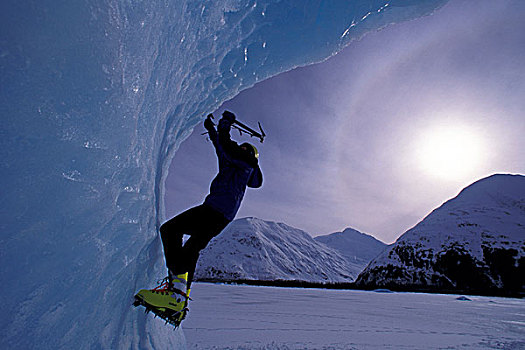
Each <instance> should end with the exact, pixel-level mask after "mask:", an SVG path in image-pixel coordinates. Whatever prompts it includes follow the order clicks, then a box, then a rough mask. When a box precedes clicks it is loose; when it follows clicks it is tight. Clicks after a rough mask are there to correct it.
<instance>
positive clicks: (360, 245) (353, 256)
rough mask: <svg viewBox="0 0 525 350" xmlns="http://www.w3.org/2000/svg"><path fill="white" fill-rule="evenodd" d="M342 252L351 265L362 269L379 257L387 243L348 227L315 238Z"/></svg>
mask: <svg viewBox="0 0 525 350" xmlns="http://www.w3.org/2000/svg"><path fill="white" fill-rule="evenodd" d="M314 239H315V240H316V241H317V242H320V243H323V244H325V245H327V246H329V247H330V248H332V249H335V250H337V251H338V252H339V254H341V255H342V256H343V257H344V258H346V260H347V261H348V263H349V264H350V265H352V266H353V267H354V268H355V269H358V270H359V271H362V270H363V269H364V268H365V267H366V265H368V263H369V262H370V261H371V260H372V259H374V258H375V257H377V256H378V255H379V254H380V253H381V252H382V251H383V250H385V249H386V247H387V245H386V244H385V243H383V242H381V241H379V240H377V239H375V238H374V237H372V236H370V235H367V234H365V233H362V232H359V231H357V230H354V229H353V228H347V229H345V230H344V231H343V232H335V233H332V234H329V235H325V236H318V237H315V238H314Z"/></svg>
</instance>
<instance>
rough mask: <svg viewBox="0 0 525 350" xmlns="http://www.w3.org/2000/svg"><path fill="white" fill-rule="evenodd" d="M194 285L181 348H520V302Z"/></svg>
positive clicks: (524, 330) (523, 328)
mask: <svg viewBox="0 0 525 350" xmlns="http://www.w3.org/2000/svg"><path fill="white" fill-rule="evenodd" d="M458 297H459V296H458V295H443V294H416V293H379V292H366V291H348V290H323V289H294V288H272V287H254V286H231V285H216V284H207V283H196V284H194V286H193V290H192V298H193V299H194V300H193V301H192V302H191V303H190V313H189V315H188V318H187V319H186V320H185V321H184V323H183V330H184V333H185V336H186V339H187V342H188V349H217V350H218V349H525V301H524V300H521V299H506V298H495V297H477V296H469V297H468V299H470V301H469V300H466V301H465V300H457V299H456V298H458Z"/></svg>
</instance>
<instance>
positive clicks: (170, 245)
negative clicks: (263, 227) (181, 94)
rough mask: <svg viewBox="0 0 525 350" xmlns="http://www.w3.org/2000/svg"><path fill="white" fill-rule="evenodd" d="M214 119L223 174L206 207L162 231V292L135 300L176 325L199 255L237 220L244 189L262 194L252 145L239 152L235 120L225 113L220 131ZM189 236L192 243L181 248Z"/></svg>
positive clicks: (147, 293)
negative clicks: (234, 136) (164, 272)
mask: <svg viewBox="0 0 525 350" xmlns="http://www.w3.org/2000/svg"><path fill="white" fill-rule="evenodd" d="M212 118H213V116H212V115H211V114H210V115H208V117H207V118H206V120H205V121H204V127H205V128H206V130H208V133H209V137H210V139H211V141H212V143H213V146H214V147H215V152H216V154H217V158H218V162H219V173H218V174H217V175H216V176H215V178H214V179H213V181H212V183H211V186H210V193H209V194H208V196H207V197H206V199H205V200H204V203H203V204H201V205H199V206H197V207H194V208H191V209H188V210H187V211H185V212H183V213H181V214H179V215H177V216H175V217H174V218H172V219H171V220H169V221H167V222H165V223H164V224H163V225H162V226H161V227H160V234H161V238H162V245H163V247H164V255H165V258H166V265H167V268H168V277H166V279H164V281H163V283H162V284H161V285H160V286H159V287H157V288H155V289H152V290H146V289H142V290H141V291H139V293H137V295H136V300H141V301H142V302H141V304H145V306H146V308H148V307H149V308H150V309H151V310H152V311H154V312H155V313H156V314H157V315H159V316H161V317H162V318H164V319H166V320H167V321H168V322H170V323H172V324H175V325H178V324H180V322H181V321H182V319H183V318H184V316H185V314H186V312H187V304H188V299H189V294H190V287H191V282H192V280H193V275H194V273H195V268H196V266H197V260H198V259H199V253H200V251H201V250H202V249H204V248H205V247H206V246H207V244H208V243H209V242H210V240H211V239H212V238H214V237H215V236H217V235H218V234H220V233H221V231H222V230H223V229H224V228H225V227H226V226H227V225H228V224H229V223H230V222H231V221H232V220H233V219H234V217H235V215H236V214H237V211H238V210H239V207H240V205H241V201H242V199H243V197H244V193H245V191H246V187H251V188H259V187H261V185H262V181H263V178H262V173H261V170H260V168H259V164H258V158H259V153H258V151H257V149H256V148H255V146H253V145H251V144H249V143H243V144H241V145H240V146H239V145H238V144H237V143H236V142H234V141H232V139H231V137H230V130H231V126H232V124H233V123H234V122H235V115H234V114H233V113H231V112H229V111H225V112H224V113H223V114H222V118H221V120H220V121H219V125H218V128H217V129H218V130H216V129H215V125H214V124H213V122H212V120H211V119H212ZM185 234H186V235H189V236H190V238H189V239H188V240H187V241H186V242H185V243H184V244H183V235H185Z"/></svg>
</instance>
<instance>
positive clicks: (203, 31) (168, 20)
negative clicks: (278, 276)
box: [0, 0, 446, 349]
mask: <svg viewBox="0 0 525 350" xmlns="http://www.w3.org/2000/svg"><path fill="white" fill-rule="evenodd" d="M445 2H446V0H419V1H416V0H404V1H403V0H392V1H388V0H383V1H378V0H356V1H347V0H340V1H336V0H333V1H319V0H317V1H313V0H304V1H291V0H290V1H285V0H265V1H263V0H260V1H254V0H252V1H240V0H222V1H219V0H213V1H190V0H188V1H182V0H164V1H160V0H142V1H141V0H90V1H85V0H84V1H83V0H67V1H66V0H38V1H32V0H2V2H1V5H0V17H1V20H0V28H1V29H0V80H1V87H0V89H1V90H0V98H1V103H0V108H1V116H2V123H1V128H0V133H1V134H0V136H1V137H0V152H1V158H0V159H1V162H0V164H1V170H0V171H1V176H2V192H1V195H2V197H1V198H2V211H1V220H0V225H1V231H0V232H1V233H0V235H1V236H0V281H1V283H2V317H1V318H0V348H2V349H6V348H24V349H33V348H38V349H57V348H64V349H86V348H89V349H97V348H105V349H109V348H112V349H113V348H125V349H129V348H140V349H145V348H159V347H160V348H163V347H166V346H171V347H172V348H183V347H184V336H183V333H182V331H180V330H179V331H177V332H173V331H172V330H171V329H169V327H165V326H164V325H163V324H162V323H161V322H159V321H158V320H153V319H152V317H146V316H145V315H144V314H142V313H140V312H137V311H136V310H135V309H133V308H132V307H131V306H130V304H131V301H132V296H133V294H134V292H135V291H136V290H137V289H139V288H141V287H149V286H153V285H154V284H155V281H156V279H158V278H161V277H163V275H164V273H165V271H164V268H163V258H162V251H161V247H160V244H159V240H158V237H157V227H158V225H159V223H160V222H162V221H163V220H164V219H165V218H164V217H163V208H162V203H163V200H162V196H163V180H164V177H165V175H166V172H167V169H168V166H169V163H170V160H171V158H172V156H173V153H174V152H175V151H176V149H177V148H178V146H179V144H180V142H182V140H184V138H185V137H186V136H188V135H189V134H190V133H191V130H192V128H193V127H194V126H195V125H196V123H198V122H199V121H200V120H202V117H203V116H205V115H206V114H207V113H209V112H211V111H213V110H215V109H216V108H217V107H218V106H219V105H220V104H221V103H222V102H223V101H225V100H227V99H229V98H231V97H233V96H234V95H236V94H237V93H238V92H239V91H240V90H242V89H245V88H248V87H250V86H252V85H253V84H254V83H256V82H257V81H260V80H263V79H266V78H268V77H270V76H272V75H275V74H277V73H280V72H283V71H286V70H289V69H292V68H294V67H296V66H300V65H306V64H310V63H313V62H318V61H321V60H323V59H326V58H327V57H329V56H331V55H333V54H335V53H337V52H338V51H339V50H341V49H342V48H343V47H345V46H346V45H347V44H349V43H350V42H351V41H352V40H353V39H356V38H359V37H361V36H362V35H363V34H364V33H366V32H368V31H371V30H377V29H379V28H381V27H383V26H385V25H387V24H389V23H395V22H399V21H403V20H408V19H411V18H415V17H419V16H422V15H426V14H429V13H431V12H432V11H433V10H435V9H436V8H438V7H439V6H441V5H442V4H443V3H445ZM269 142H271V141H269Z"/></svg>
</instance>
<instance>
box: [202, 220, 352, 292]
mask: <svg viewBox="0 0 525 350" xmlns="http://www.w3.org/2000/svg"><path fill="white" fill-rule="evenodd" d="M359 272H360V270H356V269H355V268H353V267H352V266H351V265H349V264H348V262H347V261H346V259H345V258H343V257H342V256H341V255H340V254H339V253H338V252H337V251H335V250H334V249H332V248H329V247H328V246H326V245H324V244H322V243H319V242H316V241H315V240H314V239H313V238H312V237H311V236H310V235H309V234H308V233H306V232H304V231H302V230H299V229H296V228H293V227H290V226H288V225H286V224H283V223H275V222H268V221H264V220H260V219H257V218H243V219H239V220H235V221H233V222H232V223H230V225H228V227H227V228H226V229H225V230H224V232H223V233H221V234H220V235H219V236H218V237H216V238H214V239H213V240H212V241H211V242H210V244H209V245H208V247H206V248H205V249H204V250H203V251H202V254H201V257H200V259H199V266H198V268H197V271H196V273H195V277H196V279H217V280H239V279H247V280H298V281H308V282H351V281H352V280H354V279H355V277H356V276H357V275H358V274H359Z"/></svg>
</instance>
